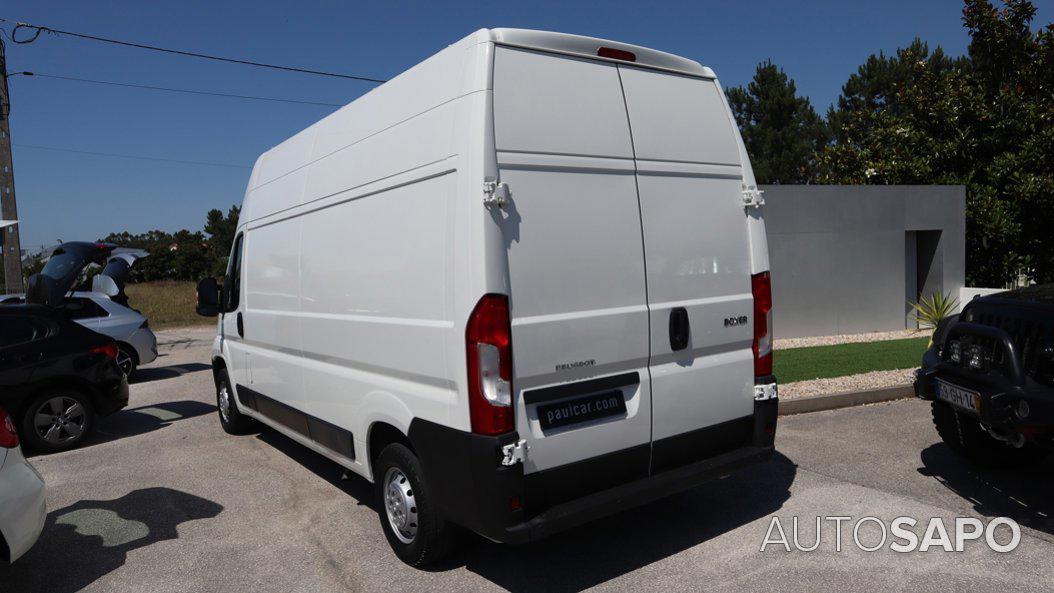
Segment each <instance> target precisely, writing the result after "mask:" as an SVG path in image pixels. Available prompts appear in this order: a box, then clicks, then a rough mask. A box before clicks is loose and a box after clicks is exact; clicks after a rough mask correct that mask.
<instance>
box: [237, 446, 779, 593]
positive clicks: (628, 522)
mask: <svg viewBox="0 0 1054 593" xmlns="http://www.w3.org/2000/svg"><path fill="white" fill-rule="evenodd" d="M257 438H258V439H260V440H261V441H263V442H265V443H267V444H268V445H270V446H272V447H274V448H275V449H277V450H278V451H281V452H282V453H284V454H285V455H287V456H288V457H289V458H290V459H292V460H294V461H296V462H297V463H299V464H300V465H302V466H303V467H305V468H306V469H308V470H310V471H311V472H313V473H314V474H315V475H317V476H319V477H320V478H322V479H323V480H326V481H327V482H329V483H330V484H333V485H335V486H337V487H338V488H340V489H341V490H343V491H344V492H346V493H347V494H349V495H351V496H352V497H354V498H355V499H356V500H357V501H358V503H359V504H360V505H363V506H367V507H369V508H371V509H373V510H375V511H376V510H377V508H378V507H377V505H376V501H375V500H374V492H373V487H372V486H371V484H369V483H368V482H367V481H366V480H365V479H363V478H362V477H360V476H358V475H354V474H353V475H350V476H347V477H346V478H342V476H343V475H344V471H343V468H341V467H340V466H339V465H337V464H336V463H334V462H332V461H330V460H329V459H327V458H325V457H323V456H321V455H319V454H317V453H315V452H314V451H312V450H310V449H308V448H307V447H304V446H302V445H300V444H299V443H297V442H296V441H294V440H292V439H290V438H288V437H286V436H284V435H282V434H281V433H278V432H277V431H273V430H270V429H264V430H263V431H262V432H260V433H259V434H258V435H257ZM797 469H798V468H797V465H796V464H795V463H794V462H793V461H791V460H790V459H788V458H787V457H786V456H784V455H782V454H780V453H778V452H777V453H776V455H775V457H774V458H773V459H772V460H771V461H769V462H767V463H764V464H761V465H757V466H753V467H749V468H746V469H743V470H741V471H739V472H737V473H735V474H733V475H731V476H728V477H725V478H722V479H719V480H714V481H712V482H709V483H707V484H705V485H703V486H700V487H698V488H695V489H693V490H689V491H687V492H683V493H681V494H677V495H674V496H672V497H670V498H667V499H664V500H660V501H657V502H654V503H652V504H649V505H645V506H642V507H638V508H634V509H629V510H626V511H624V512H622V513H619V514H617V515H613V516H610V517H607V518H604V519H600V520H598V521H595V522H593V523H590V524H588V525H585V526H582V527H580V528H577V529H575V530H572V531H569V532H567V533H564V534H560V535H556V536H554V537H550V538H548V539H545V540H543V541H541V542H537V543H533V544H526V545H520V546H513V545H500V544H494V543H491V542H489V541H486V540H484V539H483V538H481V537H478V536H475V535H473V534H468V533H465V534H463V535H462V537H461V540H462V541H461V546H460V548H459V551H458V553H457V554H456V555H455V556H454V557H453V558H450V559H448V560H446V561H443V562H440V563H439V564H437V565H434V566H431V567H426V568H425V570H430V571H433V572H445V571H449V570H453V569H456V568H460V567H465V568H466V569H468V570H469V571H471V572H474V573H476V574H478V575H480V576H482V577H484V578H486V579H488V580H490V581H491V582H493V583H494V584H496V585H498V586H500V587H503V588H505V589H507V590H509V591H513V592H521V591H522V592H533V591H551V592H578V591H581V590H583V589H587V588H589V587H594V586H596V585H600V584H603V583H605V582H607V581H609V580H611V579H614V578H617V577H619V576H621V575H623V574H626V573H629V572H632V571H634V570H637V569H639V568H641V567H644V566H647V565H649V564H652V563H654V562H656V561H659V560H662V559H663V558H666V557H668V556H671V555H673V554H677V553H679V552H682V551H684V550H687V549H689V548H691V547H693V546H696V545H699V544H701V543H703V542H705V541H707V540H709V539H712V538H714V537H718V536H720V535H722V534H724V533H726V532H728V531H731V530H733V529H736V528H738V527H742V526H743V525H746V524H748V523H751V522H753V521H756V520H758V519H761V518H763V517H768V516H770V515H772V514H774V513H776V512H777V511H778V510H779V509H780V508H781V507H782V506H783V504H784V503H785V502H786V501H787V499H788V498H790V487H791V485H792V484H793V483H794V479H795V476H796V475H797ZM384 544H385V542H383V541H379V542H378V545H384Z"/></svg>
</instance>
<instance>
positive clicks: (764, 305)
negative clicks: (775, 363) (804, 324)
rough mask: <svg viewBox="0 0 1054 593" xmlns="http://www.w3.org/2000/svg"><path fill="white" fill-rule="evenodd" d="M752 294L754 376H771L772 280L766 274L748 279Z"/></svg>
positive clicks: (755, 275)
mask: <svg viewBox="0 0 1054 593" xmlns="http://www.w3.org/2000/svg"><path fill="white" fill-rule="evenodd" d="M750 289H751V292H752V293H754V376H755V377H764V376H767V375H771V374H772V280H771V279H770V278H769V273H768V272H762V273H760V274H754V275H753V276H751V277H750Z"/></svg>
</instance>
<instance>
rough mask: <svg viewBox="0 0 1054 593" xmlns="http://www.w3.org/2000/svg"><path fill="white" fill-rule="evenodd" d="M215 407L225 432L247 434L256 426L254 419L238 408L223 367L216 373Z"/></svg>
mask: <svg viewBox="0 0 1054 593" xmlns="http://www.w3.org/2000/svg"><path fill="white" fill-rule="evenodd" d="M216 409H217V412H218V414H219V417H220V426H222V427H223V430H224V432H226V433H227V434H248V433H250V432H252V431H253V429H255V428H256V421H254V420H253V419H252V418H250V417H248V416H246V415H245V414H242V413H241V411H239V410H238V401H237V398H235V397H234V390H233V389H231V381H230V379H228V378H227V371H226V370H225V369H220V370H219V372H218V373H217V375H216Z"/></svg>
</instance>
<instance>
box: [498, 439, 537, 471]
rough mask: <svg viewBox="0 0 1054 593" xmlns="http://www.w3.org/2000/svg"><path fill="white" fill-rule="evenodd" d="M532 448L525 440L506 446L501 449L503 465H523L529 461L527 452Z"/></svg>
mask: <svg viewBox="0 0 1054 593" xmlns="http://www.w3.org/2000/svg"><path fill="white" fill-rule="evenodd" d="M530 448H531V447H530V445H528V444H527V441H525V440H524V439H520V440H518V441H516V442H515V443H512V444H509V445H505V446H504V447H502V448H501V454H502V458H501V464H502V465H506V466H508V465H516V464H517V463H523V462H524V461H525V460H526V459H527V450H528V449H530Z"/></svg>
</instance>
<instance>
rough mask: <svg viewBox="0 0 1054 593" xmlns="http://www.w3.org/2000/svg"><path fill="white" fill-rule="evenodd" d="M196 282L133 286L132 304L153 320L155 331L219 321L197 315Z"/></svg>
mask: <svg viewBox="0 0 1054 593" xmlns="http://www.w3.org/2000/svg"><path fill="white" fill-rule="evenodd" d="M195 288H196V284H195V283H194V282H176V281H163V282H143V283H140V284H129V285H128V286H126V287H125V292H126V293H128V304H129V305H130V306H131V307H132V308H134V309H138V310H139V311H140V312H141V313H142V314H143V315H145V316H146V318H147V319H149V320H150V327H151V328H153V329H164V328H168V327H186V326H191V325H208V324H215V323H216V320H215V319H211V318H208V317H202V316H200V315H198V314H197V313H195V312H194V305H195V302H196V300H197V297H196V294H195Z"/></svg>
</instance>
